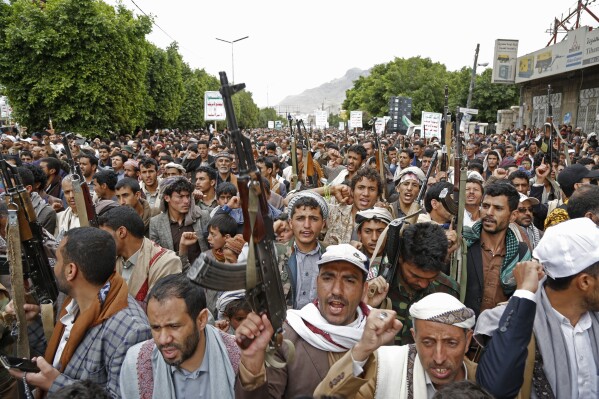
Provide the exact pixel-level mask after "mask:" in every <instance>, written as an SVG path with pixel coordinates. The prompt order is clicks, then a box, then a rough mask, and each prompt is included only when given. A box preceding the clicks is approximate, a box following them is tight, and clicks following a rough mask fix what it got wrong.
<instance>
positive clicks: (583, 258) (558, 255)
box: [532, 217, 599, 279]
mask: <svg viewBox="0 0 599 399" xmlns="http://www.w3.org/2000/svg"><path fill="white" fill-rule="evenodd" d="M597 243H599V228H598V227H597V225H596V224H595V223H594V222H593V221H592V220H591V219H589V218H584V217H583V218H576V219H572V220H567V221H565V222H562V223H560V224H557V225H555V226H553V227H550V228H548V229H547V230H545V234H544V235H543V238H542V239H541V241H539V244H538V245H537V246H536V247H535V249H534V251H533V254H532V255H533V257H534V258H536V259H538V260H539V262H541V264H542V265H543V267H545V273H546V274H547V275H548V276H549V277H551V278H554V279H555V278H561V277H570V276H574V275H575V274H578V273H580V272H581V271H583V270H584V269H586V268H587V267H589V266H591V265H593V264H595V263H597V262H599V245H597Z"/></svg>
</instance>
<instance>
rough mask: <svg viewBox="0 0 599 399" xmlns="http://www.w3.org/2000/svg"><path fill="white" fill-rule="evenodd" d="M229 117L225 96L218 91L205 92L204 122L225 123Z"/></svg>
mask: <svg viewBox="0 0 599 399" xmlns="http://www.w3.org/2000/svg"><path fill="white" fill-rule="evenodd" d="M226 117H227V114H226V112H225V103H224V101H223V96H222V95H221V94H220V92H218V91H206V92H204V120H205V121H224V120H225V119H226Z"/></svg>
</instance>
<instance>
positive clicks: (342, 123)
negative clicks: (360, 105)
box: [339, 122, 345, 130]
mask: <svg viewBox="0 0 599 399" xmlns="http://www.w3.org/2000/svg"><path fill="white" fill-rule="evenodd" d="M339 130H345V122H339Z"/></svg>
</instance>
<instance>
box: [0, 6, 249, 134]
mask: <svg viewBox="0 0 599 399" xmlns="http://www.w3.org/2000/svg"><path fill="white" fill-rule="evenodd" d="M40 4H41V5H40ZM151 27H152V21H151V20H150V19H149V18H147V17H139V18H138V17H134V16H133V14H132V12H131V11H129V10H127V9H126V8H125V7H124V6H122V5H119V6H117V7H112V6H110V5H108V4H106V3H104V2H103V1H101V0H47V1H46V2H36V1H31V0H14V1H11V2H10V3H6V2H4V1H1V0H0V87H3V93H4V94H6V95H7V96H8V98H9V100H10V103H11V105H12V107H13V109H14V115H15V117H16V119H17V120H18V121H19V122H20V123H21V124H22V125H25V126H28V128H29V131H36V130H41V129H43V128H45V127H47V123H48V118H49V117H51V118H52V120H53V122H54V126H55V127H56V129H57V130H59V131H64V130H67V131H68V130H70V131H76V132H78V133H83V134H87V135H93V134H103V133H105V132H106V131H108V130H112V131H124V132H131V131H132V130H133V128H134V127H136V126H145V127H149V128H159V127H181V128H184V129H193V128H199V127H203V126H204V124H205V121H204V109H203V108H204V92H205V91H206V90H218V89H219V86H220V84H219V82H218V80H217V79H216V78H215V77H214V76H212V75H209V74H208V73H206V71H204V70H203V69H196V70H192V69H190V68H189V66H187V65H186V64H185V63H184V62H183V59H182V57H181V55H180V54H179V51H178V48H177V44H176V43H173V44H171V45H170V46H169V47H168V48H167V49H166V50H162V49H160V48H158V47H156V46H155V45H153V44H150V43H149V42H148V41H147V40H146V35H147V34H148V33H150V31H151ZM236 97H238V96H236ZM235 102H236V104H237V108H236V109H237V110H238V112H240V115H242V116H241V118H240V124H243V126H244V127H255V126H257V124H258V114H259V111H258V107H257V106H256V104H255V103H254V101H253V100H252V96H251V93H246V94H243V95H241V97H240V98H237V99H236V100H235Z"/></svg>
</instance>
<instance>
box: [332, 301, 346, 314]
mask: <svg viewBox="0 0 599 399" xmlns="http://www.w3.org/2000/svg"><path fill="white" fill-rule="evenodd" d="M344 308H345V304H344V303H343V302H341V301H329V312H330V313H331V314H332V315H340V314H341V313H343V309H344Z"/></svg>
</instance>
